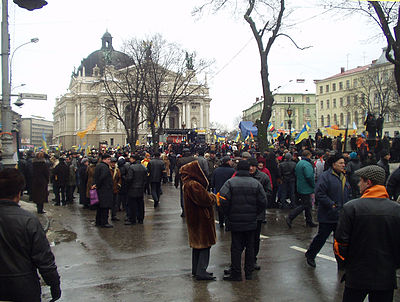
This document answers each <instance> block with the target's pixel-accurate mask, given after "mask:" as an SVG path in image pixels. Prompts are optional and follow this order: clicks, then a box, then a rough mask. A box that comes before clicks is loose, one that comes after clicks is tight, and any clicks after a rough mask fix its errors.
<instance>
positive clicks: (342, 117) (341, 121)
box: [340, 112, 344, 125]
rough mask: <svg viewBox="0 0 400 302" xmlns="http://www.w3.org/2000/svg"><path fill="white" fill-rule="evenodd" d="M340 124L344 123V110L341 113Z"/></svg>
mask: <svg viewBox="0 0 400 302" xmlns="http://www.w3.org/2000/svg"><path fill="white" fill-rule="evenodd" d="M340 125H344V114H343V112H342V113H341V114H340Z"/></svg>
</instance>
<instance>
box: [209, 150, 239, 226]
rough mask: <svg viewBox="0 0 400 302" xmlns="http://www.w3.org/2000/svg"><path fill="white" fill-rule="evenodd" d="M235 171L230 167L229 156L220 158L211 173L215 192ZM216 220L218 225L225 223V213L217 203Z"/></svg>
mask: <svg viewBox="0 0 400 302" xmlns="http://www.w3.org/2000/svg"><path fill="white" fill-rule="evenodd" d="M234 173H235V169H233V168H232V160H231V158H230V157H229V156H224V157H223V158H222V164H221V166H219V167H218V168H216V169H215V171H214V173H213V175H212V176H211V187H212V188H213V191H214V193H215V194H217V193H218V192H219V190H221V188H222V186H223V185H224V183H225V181H227V180H228V179H229V178H231V177H232V175H233V174H234ZM217 212H218V221H219V227H220V228H223V227H224V223H225V215H224V211H223V210H222V207H221V206H218V205H217Z"/></svg>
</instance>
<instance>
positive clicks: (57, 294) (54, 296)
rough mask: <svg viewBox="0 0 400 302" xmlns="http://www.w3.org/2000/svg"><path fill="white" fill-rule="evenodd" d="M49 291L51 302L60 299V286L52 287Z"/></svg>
mask: <svg viewBox="0 0 400 302" xmlns="http://www.w3.org/2000/svg"><path fill="white" fill-rule="evenodd" d="M50 291H51V297H52V299H51V301H57V300H58V299H60V297H61V287H60V284H57V285H52V286H51V287H50Z"/></svg>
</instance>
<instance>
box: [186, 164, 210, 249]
mask: <svg viewBox="0 0 400 302" xmlns="http://www.w3.org/2000/svg"><path fill="white" fill-rule="evenodd" d="M179 174H180V175H181V180H182V183H183V199H184V203H185V213H186V224H187V228H188V233H189V245H190V247H191V248H194V249H204V248H209V247H211V246H212V245H214V244H215V243H216V240H217V234H216V232H215V219H214V209H213V205H214V204H215V202H216V200H217V198H216V196H215V195H214V194H213V193H209V192H208V191H207V186H208V180H207V177H206V176H205V174H204V173H203V171H202V170H201V168H200V165H199V162H198V161H197V160H196V161H193V162H190V163H188V164H186V165H184V166H182V167H181V168H180V170H179Z"/></svg>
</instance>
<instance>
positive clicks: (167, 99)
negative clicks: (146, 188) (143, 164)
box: [144, 35, 211, 150]
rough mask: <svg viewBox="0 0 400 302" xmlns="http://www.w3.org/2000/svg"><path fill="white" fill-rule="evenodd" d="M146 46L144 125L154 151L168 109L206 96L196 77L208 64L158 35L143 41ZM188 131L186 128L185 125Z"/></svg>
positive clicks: (203, 86) (204, 86)
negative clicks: (147, 127) (148, 129)
mask: <svg viewBox="0 0 400 302" xmlns="http://www.w3.org/2000/svg"><path fill="white" fill-rule="evenodd" d="M144 44H145V45H146V47H147V49H146V64H145V69H146V74H147V78H146V81H145V90H144V94H145V102H144V106H145V108H146V111H147V112H146V113H147V120H148V126H149V128H150V130H151V135H152V142H153V147H154V149H155V150H156V149H157V148H158V144H159V137H160V135H162V134H163V133H164V129H165V124H166V118H167V116H168V113H169V112H170V110H171V109H172V108H173V107H174V106H176V105H177V104H178V103H179V102H182V101H184V100H196V98H198V97H203V96H204V95H207V94H208V91H207V87H206V83H204V82H200V81H199V80H198V79H197V77H196V75H198V74H201V73H202V72H203V71H205V69H206V68H208V67H209V66H210V64H211V63H210V62H206V61H204V60H196V58H195V54H190V55H189V53H188V52H185V51H184V50H183V49H181V48H180V47H179V46H178V45H176V44H173V43H167V42H166V41H165V40H164V39H163V38H162V37H161V36H160V35H155V36H154V37H152V38H151V39H148V40H147V41H145V42H144ZM187 127H188V128H190V127H191V126H190V125H187Z"/></svg>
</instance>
